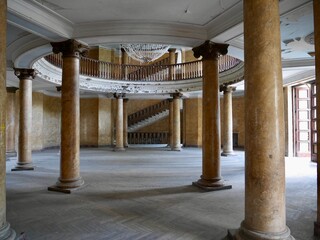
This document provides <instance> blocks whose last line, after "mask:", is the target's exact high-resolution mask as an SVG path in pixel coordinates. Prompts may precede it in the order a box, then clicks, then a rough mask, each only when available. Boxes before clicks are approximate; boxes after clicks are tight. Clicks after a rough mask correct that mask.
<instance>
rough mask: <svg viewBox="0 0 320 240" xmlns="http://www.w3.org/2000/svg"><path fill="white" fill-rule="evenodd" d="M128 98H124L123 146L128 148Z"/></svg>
mask: <svg viewBox="0 0 320 240" xmlns="http://www.w3.org/2000/svg"><path fill="white" fill-rule="evenodd" d="M128 101H129V99H128V98H125V99H123V146H124V147H125V148H127V147H128V146H129V144H128Z"/></svg>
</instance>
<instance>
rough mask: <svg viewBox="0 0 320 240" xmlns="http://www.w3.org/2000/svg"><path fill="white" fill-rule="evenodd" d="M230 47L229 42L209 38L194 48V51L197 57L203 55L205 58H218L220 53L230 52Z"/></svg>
mask: <svg viewBox="0 0 320 240" xmlns="http://www.w3.org/2000/svg"><path fill="white" fill-rule="evenodd" d="M228 47H229V44H224V43H214V42H211V41H209V40H207V41H205V42H204V43H203V44H201V45H200V46H198V47H194V48H192V51H193V55H194V57H195V58H199V57H200V56H202V57H203V59H218V57H219V56H220V55H225V54H227V53H228Z"/></svg>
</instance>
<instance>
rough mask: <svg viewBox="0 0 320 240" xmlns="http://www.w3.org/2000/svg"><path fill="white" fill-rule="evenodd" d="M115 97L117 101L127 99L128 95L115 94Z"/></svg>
mask: <svg viewBox="0 0 320 240" xmlns="http://www.w3.org/2000/svg"><path fill="white" fill-rule="evenodd" d="M113 97H114V98H116V99H122V98H125V97H126V94H125V93H114V94H113Z"/></svg>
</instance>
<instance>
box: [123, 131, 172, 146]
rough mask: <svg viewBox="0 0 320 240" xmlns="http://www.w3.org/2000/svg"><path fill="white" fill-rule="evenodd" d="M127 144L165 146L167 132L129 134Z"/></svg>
mask: <svg viewBox="0 0 320 240" xmlns="http://www.w3.org/2000/svg"><path fill="white" fill-rule="evenodd" d="M128 143H129V144H166V143H168V132H130V133H128Z"/></svg>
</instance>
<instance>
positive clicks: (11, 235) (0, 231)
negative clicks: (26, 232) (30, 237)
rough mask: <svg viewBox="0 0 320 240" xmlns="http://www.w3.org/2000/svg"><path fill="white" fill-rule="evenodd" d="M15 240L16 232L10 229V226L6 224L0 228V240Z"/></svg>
mask: <svg viewBox="0 0 320 240" xmlns="http://www.w3.org/2000/svg"><path fill="white" fill-rule="evenodd" d="M15 238H16V232H15V231H14V230H13V229H12V228H10V224H9V223H6V224H5V225H4V226H3V227H2V228H0V239H1V240H14V239H15Z"/></svg>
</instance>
